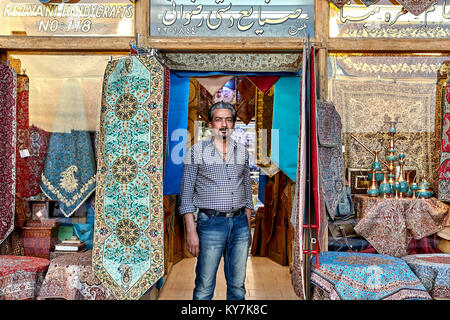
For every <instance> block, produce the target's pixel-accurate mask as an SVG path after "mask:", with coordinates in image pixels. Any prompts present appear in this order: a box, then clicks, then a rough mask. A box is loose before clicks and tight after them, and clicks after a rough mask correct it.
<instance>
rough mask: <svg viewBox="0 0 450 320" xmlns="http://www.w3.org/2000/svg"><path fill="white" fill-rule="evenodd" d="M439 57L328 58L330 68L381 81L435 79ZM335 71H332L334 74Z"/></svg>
mask: <svg viewBox="0 0 450 320" xmlns="http://www.w3.org/2000/svg"><path fill="white" fill-rule="evenodd" d="M443 59H445V58H444V57H441V56H394V55H383V56H376V55H374V56H368V55H364V56H353V55H345V56H341V55H336V56H330V62H331V66H332V68H333V69H334V68H336V69H337V68H340V69H342V71H343V72H344V73H345V74H346V75H349V76H355V77H371V78H378V77H380V78H381V79H399V78H402V79H414V78H416V79H417V78H428V79H430V78H435V77H436V70H438V69H439V68H440V67H441V65H442V60H443ZM336 72H337V70H333V74H336Z"/></svg>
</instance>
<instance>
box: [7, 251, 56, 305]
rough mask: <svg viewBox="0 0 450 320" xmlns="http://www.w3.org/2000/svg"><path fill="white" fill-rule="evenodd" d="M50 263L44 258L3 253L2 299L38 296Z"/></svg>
mask: <svg viewBox="0 0 450 320" xmlns="http://www.w3.org/2000/svg"><path fill="white" fill-rule="evenodd" d="M49 264H50V261H48V260H47V259H43V258H36V257H19V256H11V255H2V256H1V258H0V300H25V299H34V298H36V296H37V295H38V293H39V289H40V287H41V284H42V282H43V281H44V275H45V273H46V272H47V268H48V265H49Z"/></svg>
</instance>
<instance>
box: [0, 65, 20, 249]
mask: <svg viewBox="0 0 450 320" xmlns="http://www.w3.org/2000/svg"><path fill="white" fill-rule="evenodd" d="M16 94H17V74H16V72H15V71H14V70H13V69H12V68H10V67H9V66H7V65H5V64H0V114H1V117H0V243H2V242H3V241H4V240H5V239H6V238H7V237H8V235H9V234H10V233H11V231H12V230H13V229H14V212H15V192H16V134H17V133H16V97H17V96H16Z"/></svg>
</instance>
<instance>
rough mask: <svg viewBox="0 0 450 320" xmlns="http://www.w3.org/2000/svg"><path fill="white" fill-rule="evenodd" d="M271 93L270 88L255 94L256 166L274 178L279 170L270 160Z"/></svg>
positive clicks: (272, 91) (272, 88)
mask: <svg viewBox="0 0 450 320" xmlns="http://www.w3.org/2000/svg"><path fill="white" fill-rule="evenodd" d="M273 93H274V87H271V88H270V89H269V90H268V91H267V92H266V93H262V92H260V91H258V92H257V99H256V106H255V108H256V111H255V132H256V161H255V162H256V165H257V166H258V167H259V168H260V169H261V171H262V172H264V174H266V175H268V176H269V177H272V176H274V175H275V174H276V173H277V172H278V171H280V168H279V167H278V166H277V165H276V164H275V163H274V162H272V160H271V159H270V147H271V145H272V142H271V137H272V133H271V132H272V121H273Z"/></svg>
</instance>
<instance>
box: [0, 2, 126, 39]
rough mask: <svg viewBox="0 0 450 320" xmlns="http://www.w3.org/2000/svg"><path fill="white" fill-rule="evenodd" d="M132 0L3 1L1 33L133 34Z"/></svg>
mask: <svg viewBox="0 0 450 320" xmlns="http://www.w3.org/2000/svg"><path fill="white" fill-rule="evenodd" d="M134 15H135V7H134V2H130V1H129V0H0V35H2V36H11V35H12V36H14V35H26V36H133V35H134Z"/></svg>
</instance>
